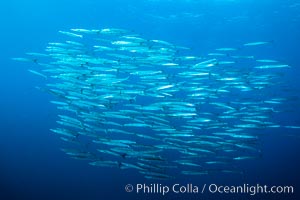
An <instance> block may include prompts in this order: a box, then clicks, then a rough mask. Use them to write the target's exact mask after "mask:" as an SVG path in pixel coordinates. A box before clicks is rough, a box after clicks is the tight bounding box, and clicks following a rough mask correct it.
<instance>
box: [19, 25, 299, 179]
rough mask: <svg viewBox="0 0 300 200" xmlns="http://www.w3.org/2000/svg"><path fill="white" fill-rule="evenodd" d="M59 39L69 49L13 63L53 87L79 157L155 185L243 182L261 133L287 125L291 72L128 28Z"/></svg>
mask: <svg viewBox="0 0 300 200" xmlns="http://www.w3.org/2000/svg"><path fill="white" fill-rule="evenodd" d="M59 33H60V34H62V37H64V38H65V39H66V40H65V41H64V42H51V43H49V44H48V46H47V47H46V49H45V52H44V53H27V57H26V58H13V60H16V61H23V62H30V63H31V66H32V69H29V70H28V71H29V72H31V73H33V74H35V75H37V76H39V77H41V78H42V79H44V80H45V85H44V86H39V87H38V88H39V89H40V90H42V91H45V92H47V93H49V94H52V95H54V96H55V99H53V100H52V101H51V103H53V104H54V105H55V106H56V107H57V109H58V110H59V111H60V114H59V115H58V116H57V118H58V119H57V124H58V126H57V127H55V128H51V129H50V130H51V131H52V132H53V133H55V134H57V135H58V136H59V137H60V138H61V140H63V141H64V143H65V146H64V148H62V150H63V151H64V152H65V153H66V154H68V155H69V156H71V157H73V158H76V159H83V160H87V161H88V163H89V164H90V165H93V166H99V167H118V168H120V169H134V170H137V171H138V172H139V173H140V174H142V175H143V176H144V177H145V178H147V179H169V178H172V177H175V176H176V174H178V173H181V174H183V175H205V174H210V173H215V172H217V173H218V172H221V173H238V174H242V173H243V170H242V169H239V167H237V165H236V164H237V162H240V161H241V160H249V159H257V158H259V157H261V150H260V147H259V144H260V143H259V141H260V140H259V139H260V134H261V132H262V130H264V129H273V128H280V127H282V125H281V124H279V123H277V122H276V121H274V120H273V118H274V116H276V115H279V114H280V113H281V109H282V107H283V106H282V105H283V103H284V102H285V101H286V97H284V96H283V95H280V94H276V95H273V96H272V95H271V94H270V91H271V90H272V91H273V90H274V89H275V90H277V89H278V90H279V89H282V87H284V84H283V83H282V82H281V78H282V76H283V73H285V72H286V70H289V68H290V66H289V65H287V64H284V63H281V62H279V61H277V60H273V59H264V58H256V57H255V56H251V55H246V56H245V55H239V49H238V48H231V47H230V48H228V47H223V48H218V49H215V51H214V52H211V53H208V54H207V55H206V56H204V57H203V56H202V57H199V56H194V55H190V51H191V50H190V49H189V48H186V47H182V46H177V45H175V44H172V43H170V42H167V41H163V40H155V39H153V40H151V39H145V38H143V37H142V36H140V35H138V34H136V33H133V32H132V31H128V30H124V29H114V28H104V29H99V30H98V29H97V30H88V29H71V30H68V31H59ZM269 43H270V42H263V41H262V42H259V41H258V42H249V43H245V44H244V45H242V47H243V48H253V47H256V46H261V45H269ZM283 128H292V129H298V128H300V127H298V126H293V125H290V126H284V127H283Z"/></svg>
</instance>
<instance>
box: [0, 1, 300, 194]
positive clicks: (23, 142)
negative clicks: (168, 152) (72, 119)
mask: <svg viewBox="0 0 300 200" xmlns="http://www.w3.org/2000/svg"><path fill="white" fill-rule="evenodd" d="M0 15H1V16H0V26H1V30H0V61H1V73H0V92H1V93H0V94H1V96H0V108H1V112H0V199H1V200H15V199H18V200H19V199H20V200H36V199H43V200H48V199H49V200H50V199H51V200H52V199H56V200H67V199H73V200H100V199H124V200H125V199H203V200H206V199H265V200H266V199H292V200H297V199H299V198H300V194H299V189H300V182H299V180H300V173H299V169H300V157H299V152H300V151H299V150H300V139H299V136H298V137H297V134H300V133H299V131H298V132H297V130H296V129H295V130H286V129H274V130H273V129H271V130H268V131H267V133H265V135H264V136H263V137H262V141H261V145H260V146H261V148H262V152H263V154H262V158H261V159H258V160H254V161H253V160H250V161H245V162H243V163H241V164H240V165H241V167H242V168H244V170H245V175H244V176H238V175H234V174H233V175H232V174H224V175H222V174H218V175H211V176H205V177H202V176H199V177H197V176H195V177H186V176H179V177H177V178H176V179H175V180H170V181H151V180H145V179H144V178H143V177H142V176H141V175H140V174H138V173H136V172H135V171H133V170H132V171H130V170H129V171H125V170H120V169H117V168H112V169H111V168H97V167H93V166H90V165H88V164H87V163H86V162H85V161H79V160H73V159H71V158H70V157H69V156H67V155H65V154H64V153H63V152H62V151H60V147H61V146H62V141H60V140H59V138H58V137H56V136H55V135H54V134H53V133H51V132H50V131H49V129H50V128H53V127H56V126H57V125H56V122H55V121H56V120H57V118H56V116H57V114H58V111H57V110H56V108H55V106H54V105H52V104H50V103H49V101H50V100H52V99H53V97H52V96H50V95H48V94H46V93H43V92H41V91H39V90H37V89H35V86H39V85H40V84H42V83H41V80H40V79H38V78H36V76H34V75H32V74H30V73H28V71H27V69H28V68H29V67H30V66H28V63H25V64H24V63H17V62H14V61H12V60H10V58H11V57H22V56H23V55H24V54H25V52H41V51H42V50H43V49H44V48H45V46H46V45H47V43H48V42H49V41H59V38H60V37H61V36H60V35H59V34H58V30H68V29H70V28H87V29H97V28H105V27H115V28H124V29H129V30H134V31H135V32H137V33H140V34H141V35H142V36H143V37H145V38H153V39H161V40H166V41H170V42H172V43H176V44H180V45H183V46H188V47H191V48H192V51H193V53H194V54H196V55H199V56H201V55H205V54H207V53H208V52H211V51H213V50H214V49H215V48H218V47H224V46H225V47H236V46H239V45H241V44H243V43H245V42H251V41H274V42H273V43H272V45H271V46H269V47H264V48H259V49H258V50H256V52H255V54H259V55H261V56H262V57H267V58H274V59H278V60H281V61H283V62H284V63H287V64H289V65H290V66H292V68H291V69H290V71H289V72H288V75H287V76H286V77H284V78H283V79H284V81H288V82H289V84H290V87H291V88H292V89H293V90H294V91H295V95H299V87H300V84H299V75H300V69H299V65H300V58H299V46H300V37H299V36H300V1H297V0H285V1H283V0H260V1H257V0H198V1H196V0H174V1H171V0H152V1H150V0H149V1H147V0H110V1H108V0H101V1H100V0H98V1H96V0H74V1H71V0H60V1H58V0H52V1H50V0H44V1H37V0H28V1H21V0H10V1H1V2H0ZM274 92H278V91H274ZM299 107H300V106H299V102H298V103H296V104H295V106H294V110H295V112H289V113H285V114H283V118H282V119H280V120H282V123H285V122H292V124H293V125H299V124H300V115H299V111H300V108H299ZM298 130H299V129H298ZM287 135H293V136H287ZM129 183H130V184H133V185H134V184H137V183H147V184H151V183H161V184H165V185H173V184H175V183H179V184H182V185H186V184H187V183H192V184H194V185H203V184H211V183H216V184H223V185H241V184H244V183H248V184H254V185H255V184H258V183H259V184H263V185H264V184H266V185H292V186H293V187H294V191H295V192H294V194H276V195H272V194H267V195H256V196H249V195H236V194H228V195H226V194H223V195H217V194H209V193H205V194H181V195H177V194H168V195H166V196H162V195H161V194H148V195H143V194H136V193H134V192H133V193H126V192H125V190H124V187H125V185H126V184H129Z"/></svg>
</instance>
